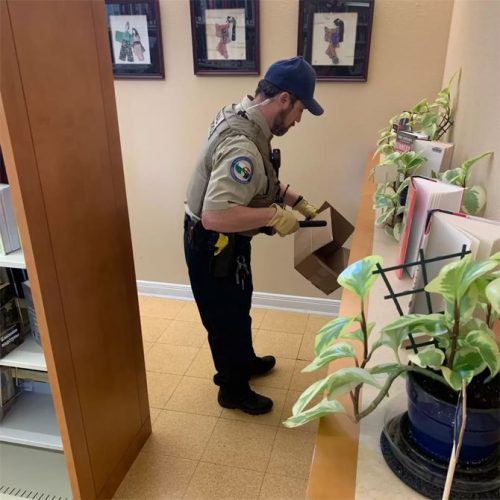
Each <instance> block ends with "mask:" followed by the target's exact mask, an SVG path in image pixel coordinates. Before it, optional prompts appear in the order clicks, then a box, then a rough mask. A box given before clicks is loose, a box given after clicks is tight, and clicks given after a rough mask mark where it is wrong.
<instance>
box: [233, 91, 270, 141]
mask: <svg viewBox="0 0 500 500" xmlns="http://www.w3.org/2000/svg"><path fill="white" fill-rule="evenodd" d="M253 105H254V102H253V97H250V96H249V95H247V96H245V97H244V98H243V100H242V101H241V103H240V106H241V108H242V109H243V111H245V112H246V113H247V115H248V117H249V118H250V119H251V120H252V121H253V122H255V123H256V124H257V125H258V126H259V127H260V128H261V129H262V132H264V135H265V136H266V139H268V140H270V139H271V138H272V136H273V134H272V132H271V129H270V128H269V125H268V124H267V121H266V119H265V118H264V116H263V114H262V113H261V112H260V111H259V108H258V107H255V108H251V106H253ZM248 108H251V109H248Z"/></svg>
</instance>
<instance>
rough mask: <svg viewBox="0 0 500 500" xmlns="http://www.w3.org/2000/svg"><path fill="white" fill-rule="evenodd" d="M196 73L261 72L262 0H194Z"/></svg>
mask: <svg viewBox="0 0 500 500" xmlns="http://www.w3.org/2000/svg"><path fill="white" fill-rule="evenodd" d="M190 4H191V34H192V41H193V63H194V73H195V74H196V75H211V74H212V75H217V74H219V75H220V74H233V73H239V74H247V75H253V74H259V72H260V67H259V17H258V11H259V3H258V0H223V1H217V0H190Z"/></svg>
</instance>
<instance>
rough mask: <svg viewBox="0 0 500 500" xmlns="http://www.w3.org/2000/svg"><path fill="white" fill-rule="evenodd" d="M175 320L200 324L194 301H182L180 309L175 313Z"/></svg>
mask: <svg viewBox="0 0 500 500" xmlns="http://www.w3.org/2000/svg"><path fill="white" fill-rule="evenodd" d="M175 319H178V320H182V321H194V322H196V323H199V324H201V318H200V313H199V312H198V307H197V306H196V302H194V301H184V305H183V307H182V309H181V310H180V311H179V312H178V313H177V316H176V317H175Z"/></svg>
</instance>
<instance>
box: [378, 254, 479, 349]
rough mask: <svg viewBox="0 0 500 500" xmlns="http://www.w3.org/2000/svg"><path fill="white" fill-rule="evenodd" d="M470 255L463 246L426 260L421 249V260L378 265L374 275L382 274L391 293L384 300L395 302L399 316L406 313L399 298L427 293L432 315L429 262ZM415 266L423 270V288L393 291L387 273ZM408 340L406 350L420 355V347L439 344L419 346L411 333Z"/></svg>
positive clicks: (428, 342)
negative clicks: (428, 275)
mask: <svg viewBox="0 0 500 500" xmlns="http://www.w3.org/2000/svg"><path fill="white" fill-rule="evenodd" d="M470 253H471V252H470V250H467V247H466V245H462V250H461V251H460V252H457V253H452V254H448V255H441V256H439V257H433V258H431V259H426V258H425V255H424V251H423V250H422V249H420V250H419V259H418V260H417V261H415V262H408V263H405V264H401V265H398V266H391V267H385V268H382V266H381V265H380V264H377V270H376V271H373V274H380V275H381V276H382V280H383V281H384V283H385V286H386V287H387V290H388V291H389V294H388V295H385V296H384V299H386V300H387V299H392V301H393V302H394V305H395V307H396V309H397V311H398V314H399V315H400V316H403V315H404V313H403V309H402V308H401V305H400V303H399V301H398V297H403V296H405V295H414V294H416V293H425V297H426V301H427V310H428V313H429V314H432V312H433V311H432V305H431V297H430V294H429V292H426V291H425V286H426V285H427V284H428V280H427V270H426V268H425V266H426V264H428V263H429V262H438V261H441V260H447V259H453V258H456V257H460V259H463V258H464V257H465V256H466V255H467V254H470ZM413 266H420V268H421V270H422V279H423V281H424V286H423V287H422V288H415V289H410V290H405V291H403V292H399V293H394V290H393V289H392V286H391V284H390V282H389V280H388V279H387V276H386V273H388V272H390V271H396V270H398V269H406V268H408V267H413ZM408 338H409V341H410V346H409V347H407V348H406V349H408V350H409V349H412V350H413V352H414V353H415V354H417V353H418V348H419V347H424V346H428V345H436V346H437V342H436V341H435V340H430V341H427V342H422V343H420V344H417V343H416V342H415V339H414V338H413V335H412V334H411V333H408Z"/></svg>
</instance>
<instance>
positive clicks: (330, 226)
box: [294, 202, 354, 295]
mask: <svg viewBox="0 0 500 500" xmlns="http://www.w3.org/2000/svg"><path fill="white" fill-rule="evenodd" d="M316 219H317V220H326V222H327V225H326V226H324V227H305V228H300V229H299V230H298V231H297V232H296V233H295V245H294V266H295V269H296V270H297V271H298V272H299V273H300V274H302V276H304V278H306V279H307V280H309V281H310V282H311V283H312V284H313V285H314V286H315V287H316V288H319V289H320V290H321V291H322V292H324V293H325V294H326V295H329V294H330V293H332V292H333V291H334V290H336V289H337V288H339V284H338V283H337V277H338V275H339V274H340V273H341V272H342V271H343V270H344V269H345V268H346V267H347V263H348V260H349V250H348V249H346V248H343V247H342V245H343V244H344V243H345V242H346V240H347V238H349V236H350V235H351V234H352V232H353V231H354V226H353V225H352V224H351V223H350V222H349V221H348V220H347V219H346V218H344V217H343V216H342V215H341V214H340V213H339V212H337V210H335V209H334V208H333V207H332V205H330V204H329V203H328V202H325V203H323V205H322V206H321V208H320V210H319V214H318V215H317V216H316Z"/></svg>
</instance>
